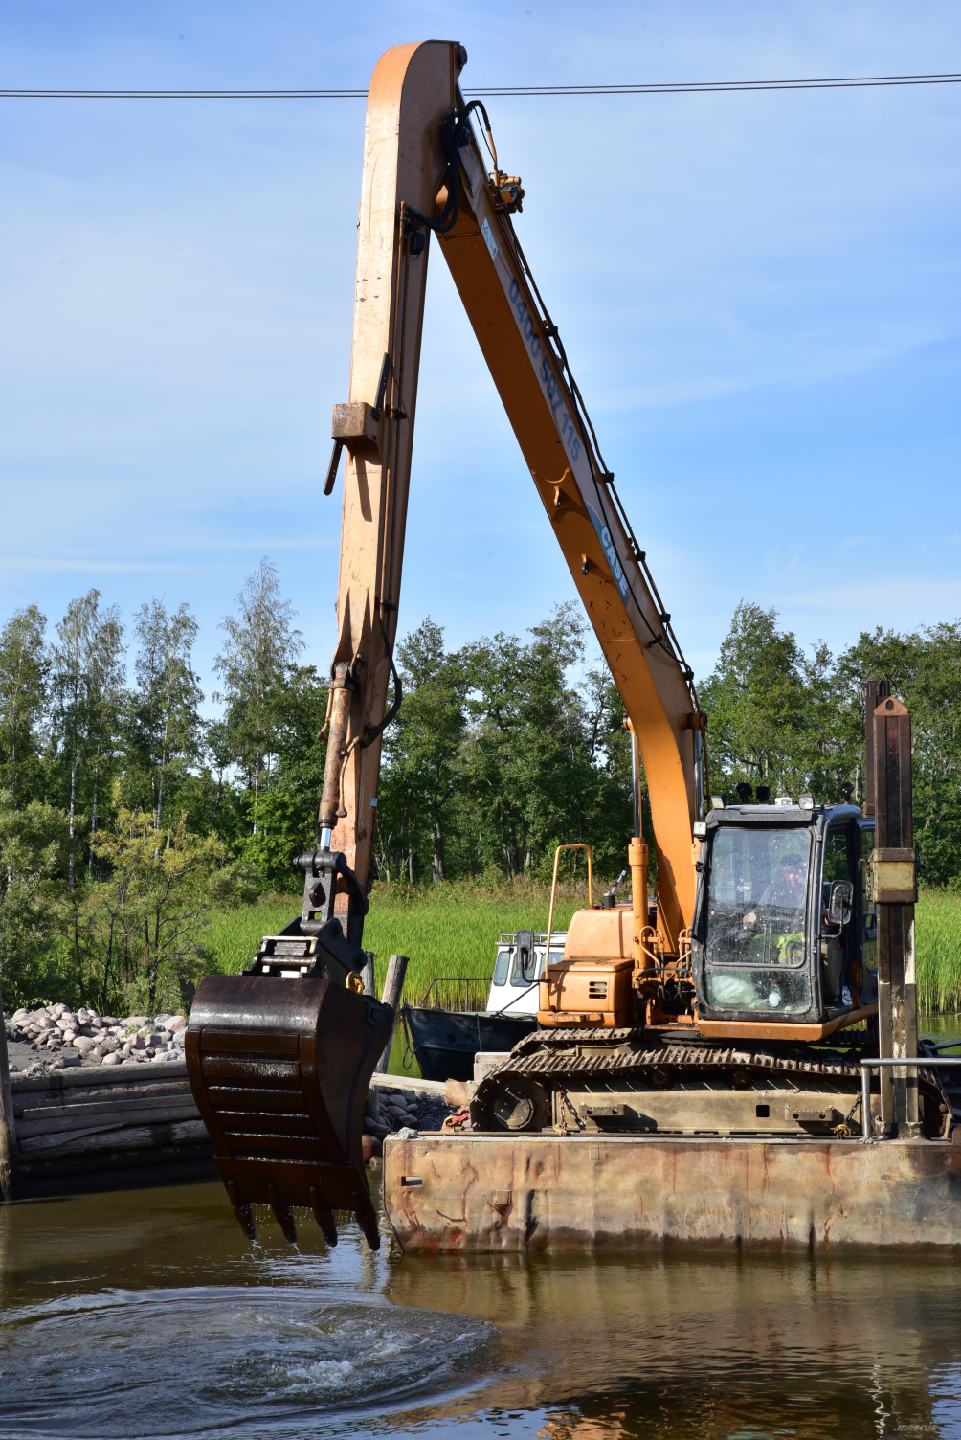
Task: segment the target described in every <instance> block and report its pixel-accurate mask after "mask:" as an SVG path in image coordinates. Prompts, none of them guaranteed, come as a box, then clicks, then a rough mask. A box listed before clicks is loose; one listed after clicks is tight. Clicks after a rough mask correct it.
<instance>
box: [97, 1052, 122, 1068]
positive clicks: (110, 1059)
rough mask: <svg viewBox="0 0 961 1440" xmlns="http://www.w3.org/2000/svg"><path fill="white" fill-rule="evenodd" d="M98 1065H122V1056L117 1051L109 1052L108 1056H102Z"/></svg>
mask: <svg viewBox="0 0 961 1440" xmlns="http://www.w3.org/2000/svg"><path fill="white" fill-rule="evenodd" d="M100 1063H101V1065H122V1064H123V1056H122V1055H121V1053H120V1051H119V1050H111V1051H110V1052H109V1054H107V1055H104V1057H103V1059H102V1060H101V1061H100Z"/></svg>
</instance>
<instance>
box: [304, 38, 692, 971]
mask: <svg viewBox="0 0 961 1440" xmlns="http://www.w3.org/2000/svg"><path fill="white" fill-rule="evenodd" d="M465 61H466V55H465V52H464V50H463V48H462V47H461V46H459V45H457V44H455V43H453V42H448V41H428V42H426V43H424V44H419V45H402V46H396V47H395V48H394V49H392V50H389V51H388V52H387V53H386V54H385V55H384V56H383V58H382V59H381V60H380V62H379V64H378V65H377V68H376V69H375V71H374V74H373V77H372V79H371V83H370V90H369V97H368V106H367V128H366V135H365V144H364V177H363V190H362V194H361V202H360V218H359V230H358V240H357V274H356V281H355V289H354V322H353V344H352V351H351V367H350V390H349V399H348V402H347V403H346V404H345V405H338V406H337V407H336V408H335V411H334V423H333V433H334V445H335V448H334V456H333V457H332V461H331V469H330V471H329V473H328V480H327V487H326V489H327V490H328V491H329V490H330V489H331V488H332V487H333V484H334V481H335V477H336V469H337V461H338V460H339V457H340V452H341V449H345V450H346V452H347V456H346V474H345V478H344V500H343V532H342V540H341V562H340V583H339V589H338V600H337V619H338V628H339V639H338V644H337V651H336V654H335V657H334V664H333V667H332V689H331V705H330V710H329V738H328V751H327V771H326V775H325V783H324V794H323V801H322V804H321V809H320V816H319V838H320V849H321V851H323V850H324V849H329V850H330V851H331V852H333V853H341V854H343V855H344V856H345V858H346V863H347V865H348V867H349V868H350V870H351V871H352V873H353V874H354V875H355V876H356V878H357V881H358V882H359V886H360V887H361V889H363V890H366V888H367V884H368V876H369V869H370V853H371V849H370V847H371V839H372V830H373V819H374V816H373V811H374V809H375V808H376V801H377V784H378V776H379V770H380V746H381V733H382V729H383V725H384V720H385V716H387V715H389V714H390V713H391V712H390V710H389V709H388V700H389V697H390V696H391V691H392V688H393V695H394V696H395V697H396V695H397V693H398V687H397V682H396V674H395V672H394V670H393V663H392V659H391V655H392V649H393V644H394V637H395V633H396V625H397V607H398V603H399V598H400V586H401V569H402V564H403V551H404V536H405V530H406V521H407V500H408V493H409V486H410V472H411V461H412V451H413V427H414V415H415V405H416V398H417V379H418V367H419V361H420V339H421V328H422V323H423V310H424V295H425V289H426V283H427V267H428V260H429V256H430V249H431V240H432V237H436V241H437V244H438V245H439V248H440V250H441V252H442V254H443V256H444V259H445V261H446V263H447V265H448V267H449V269H450V272H451V275H452V276H453V279H454V283H455V285H456V287H457V291H458V294H459V295H460V298H461V301H462V303H463V305H464V309H465V310H466V312H467V316H468V319H469V320H470V323H471V326H472V328H473V330H474V333H475V334H476V336H477V339H478V342H479V343H480V347H481V351H482V353H483V355H484V359H485V361H486V363H487V366H488V368H489V370H490V373H491V375H492V377H493V380H494V383H495V385H496V386H497V390H498V393H499V394H500V397H501V400H502V402H503V405H504V409H505V411H506V412H507V417H508V419H509V421H510V423H511V427H512V429H513V431H514V433H515V435H516V436H517V440H518V443H519V444H520V447H521V450H522V451H523V454H524V459H525V460H526V462H527V465H528V468H529V470H530V473H531V477H532V479H533V481H534V484H535V487H536V489H537V492H538V495H539V496H540V499H541V502H542V504H543V506H544V509H545V511H546V513H547V518H548V521H549V523H550V525H551V527H552V528H553V530H554V534H555V536H556V537H557V541H558V544H559V545H560V547H561V550H562V551H563V553H564V557H565V559H566V561H567V563H568V566H569V568H570V571H571V575H572V577H573V579H574V583H575V585H576V586H577V590H578V593H579V594H580V597H581V600H582V602H583V604H584V607H585V609H586V611H587V613H588V616H589V617H590V621H591V624H592V626H593V629H594V632H595V634H596V636H597V639H598V642H599V644H600V646H601V649H602V651H603V653H604V656H605V659H606V661H607V664H608V665H609V667H610V670H611V674H612V675H613V677H614V680H615V683H616V685H617V688H618V690H619V691H620V694H621V696H622V698H623V700H624V704H625V707H626V709H627V713H628V716H629V717H630V723H631V727H632V729H633V731H634V734H635V735H636V738H637V743H638V746H639V748H640V753H641V758H642V760H643V764H644V772H645V776H646V779H647V787H648V794H649V800H650V807H651V818H652V822H653V828H654V833H655V836H656V841H657V851H658V882H657V885H658V926H659V929H660V931H661V940H662V944H663V948H664V950H665V952H666V953H674V954H676V953H677V948H678V941H679V935H680V933H681V931H682V930H683V929H684V928H685V927H686V926H689V925H690V922H691V917H692V915H693V911H694V897H695V881H696V875H695V870H694V864H693V860H692V848H691V847H692V839H691V837H692V822H693V821H694V820H695V819H699V818H703V813H704V812H703V749H702V744H703V717H702V716H701V713H700V710H699V707H698V704H697V700H696V696H695V693H694V691H693V688H692V683H691V682H692V678H693V677H692V672H691V671H690V669H688V668H687V667H686V665H685V664H684V661H683V658H682V656H681V653H680V648H679V646H678V645H677V643H676V641H675V639H674V636H673V632H672V630H671V627H670V616H669V615H668V614H666V613H665V610H664V607H663V605H662V603H661V600H660V597H659V595H658V593H657V590H656V587H655V585H654V583H653V580H652V578H651V576H650V572H649V570H648V568H647V564H646V559H645V555H644V552H643V550H641V548H640V547H639V545H638V543H637V541H636V539H635V537H634V534H633V531H632V530H631V527H630V524H629V523H628V521H627V518H626V516H625V515H624V512H623V509H622V508H621V506H620V503H619V501H618V498H617V494H616V491H615V488H614V477H613V475H611V474H610V473H609V472H608V471H607V469H606V467H605V466H604V464H603V462H602V460H601V457H600V453H599V448H598V446H597V443H596V440H595V438H594V434H593V429H592V427H591V426H590V422H589V420H588V418H587V414H586V410H585V407H584V405H583V402H582V400H581V397H580V395H579V393H578V392H577V389H576V386H575V384H574V381H573V378H572V376H571V373H570V368H569V365H568V362H567V357H566V354H565V352H564V349H563V346H562V345H561V343H560V339H559V336H558V333H557V329H556V327H555V326H554V325H553V324H552V322H551V319H550V316H549V314H548V312H547V309H546V307H545V306H544V304H543V301H542V300H541V297H540V293H539V291H538V289H537V286H536V284H535V282H534V279H533V277H532V275H531V272H530V270H529V267H528V264H527V261H526V259H525V256H524V252H523V250H522V248H521V245H520V242H519V240H518V238H517V235H516V233H515V230H514V226H513V224H512V221H511V213H512V212H513V211H514V210H515V209H518V208H520V200H521V198H522V196H523V191H522V190H521V189H520V186H519V181H517V179H516V177H513V176H507V175H505V174H504V173H503V172H502V171H500V170H499V169H498V166H497V161H496V152H494V153H493V154H492V155H491V160H489V161H487V162H485V158H484V155H483V152H482V149H481V144H480V141H479V139H478V131H480V132H481V134H482V135H484V137H485V138H486V139H487V140H488V144H489V148H490V149H491V150H492V151H493V140H492V137H491V136H490V131H489V126H488V124H487V117H486V114H485V112H484V110H483V107H481V106H480V105H478V103H477V102H473V104H472V105H465V104H464V101H463V99H462V97H461V95H460V92H459V89H458V85H457V77H458V74H459V71H460V69H461V67H462V65H463V63H464V62H465ZM491 161H493V171H492V173H491V174H490V175H489V174H488V165H489V164H490V163H491ZM339 905H340V910H339V913H340V914H341V915H342V916H343V923H344V929H345V931H346V933H347V935H348V937H349V938H350V939H351V940H352V941H353V942H354V943H355V944H359V943H360V941H359V935H360V931H361V927H362V921H363V916H362V914H361V913H360V912H361V906H360V905H359V903H358V902H357V901H356V900H352V899H351V897H350V896H349V895H347V894H346V893H345V894H344V895H343V897H342V899H341V901H340V902H339Z"/></svg>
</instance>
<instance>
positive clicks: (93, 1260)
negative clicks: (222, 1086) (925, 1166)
mask: <svg viewBox="0 0 961 1440" xmlns="http://www.w3.org/2000/svg"><path fill="white" fill-rule="evenodd" d="M921 1028H922V1031H924V1032H925V1033H928V1034H931V1033H933V1031H934V1030H935V1029H937V1030H938V1036H939V1038H944V1039H947V1038H950V1036H951V1035H955V1034H957V1033H958V1020H957V1017H951V1018H950V1020H949V1021H947V1022H942V1023H940V1024H937V1025H932V1023H931V1022H930V1021H929V1020H926V1021H925V1022H924V1023H923V1024H922V1027H921ZM258 1225H259V1238H258V1240H257V1242H256V1243H254V1244H249V1243H248V1242H247V1240H246V1239H245V1238H244V1236H243V1235H242V1233H241V1231H240V1228H239V1226H238V1225H237V1223H236V1221H235V1220H234V1217H233V1212H232V1211H231V1209H230V1206H229V1204H228V1203H227V1199H226V1196H225V1194H224V1192H223V1189H222V1187H221V1186H220V1185H219V1184H209V1185H208V1184H205V1185H192V1186H180V1187H169V1188H166V1189H159V1190H144V1191H137V1192H128V1193H125V1194H116V1195H92V1196H78V1197H73V1198H70V1199H60V1200H48V1201H33V1202H23V1203H20V1204H17V1205H13V1206H6V1207H3V1206H0V1435H3V1436H4V1437H7V1436H9V1437H11V1440H17V1437H30V1440H37V1437H41V1436H56V1437H58V1440H64V1437H73V1436H76V1437H88V1436H90V1437H94V1436H96V1437H101V1436H102V1437H108V1436H109V1437H127V1436H145V1437H146V1436H163V1437H179V1436H208V1435H214V1436H220V1435H226V1436H229V1437H231V1440H233V1437H238V1440H241V1437H242V1440H248V1437H260V1436H262V1437H265V1440H267V1437H270V1440H287V1437H295V1436H296V1437H297V1440H310V1437H314V1436H319V1437H328V1436H342V1435H346V1436H351V1437H364V1436H383V1435H387V1434H397V1433H400V1434H407V1433H416V1434H418V1435H426V1436H429V1437H446V1436H453V1437H456V1440H475V1437H477V1440H480V1437H484V1440H487V1437H491V1436H498V1437H500V1436H504V1437H508V1440H519V1437H528V1436H530V1437H542V1440H548V1437H549V1440H627V1437H633V1436H640V1437H645V1440H767V1437H777V1440H782V1437H784V1440H787V1437H791V1440H808V1437H812V1440H813V1437H818V1440H820V1437H834V1436H837V1437H839V1440H848V1437H852V1440H856V1437H862V1436H864V1437H868V1436H870V1437H880V1436H886V1437H887V1436H892V1437H893V1436H903V1437H909V1436H912V1437H927V1436H945V1437H958V1440H961V1261H950V1260H944V1259H931V1258H920V1259H912V1260H910V1261H906V1260H892V1259H853V1258H850V1257H845V1258H843V1259H828V1260H825V1259H822V1258H811V1257H807V1256H792V1257H789V1258H787V1257H772V1256H768V1257H765V1256H751V1255H740V1256H738V1255H735V1254H733V1253H726V1254H706V1253H690V1252H688V1253H674V1254H671V1253H653V1254H644V1253H641V1254H637V1255H635V1256H632V1257H628V1258H626V1259H625V1258H624V1257H623V1256H618V1257H603V1258H598V1259H590V1258H587V1257H572V1256H551V1257H548V1256H536V1257H533V1258H531V1259H526V1260H525V1259H522V1258H520V1257H516V1256H475V1257H437V1258H434V1259H422V1258H419V1257H414V1256H410V1257H405V1256H402V1255H400V1254H399V1253H398V1252H397V1250H396V1248H393V1247H392V1246H391V1244H390V1237H389V1235H388V1233H387V1230H386V1225H384V1226H383V1233H384V1244H383V1248H382V1249H381V1250H380V1251H379V1252H378V1253H377V1254H371V1253H370V1252H369V1251H368V1250H367V1248H366V1245H365V1243H364V1241H363V1240H362V1239H361V1237H360V1234H359V1232H358V1230H357V1228H356V1227H355V1226H354V1225H352V1224H349V1225H345V1226H344V1228H343V1231H342V1237H341V1243H340V1244H339V1245H338V1246H337V1248H336V1249H334V1250H330V1251H328V1250H327V1248H326V1247H325V1245H324V1242H323V1239H322V1238H321V1236H320V1233H319V1231H318V1230H317V1229H316V1227H315V1226H314V1224H313V1222H312V1220H311V1219H310V1217H308V1216H306V1215H302V1216H300V1217H299V1225H298V1229H299V1232H300V1246H299V1248H298V1249H296V1250H292V1249H291V1248H290V1247H288V1245H287V1243H286V1242H285V1241H284V1240H283V1238H282V1237H281V1235H280V1232H279V1230H278V1229H277V1227H276V1225H275V1223H274V1222H273V1219H272V1218H271V1217H270V1216H269V1212H267V1211H263V1212H262V1213H260V1214H259V1215H258Z"/></svg>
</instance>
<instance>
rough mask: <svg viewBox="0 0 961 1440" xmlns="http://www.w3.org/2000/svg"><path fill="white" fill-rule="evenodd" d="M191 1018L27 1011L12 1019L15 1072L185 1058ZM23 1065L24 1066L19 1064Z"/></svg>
mask: <svg viewBox="0 0 961 1440" xmlns="http://www.w3.org/2000/svg"><path fill="white" fill-rule="evenodd" d="M186 1029H187V1017H186V1016H185V1015H169V1014H161V1015H127V1016H126V1017H124V1018H119V1017H118V1016H115V1015H100V1014H99V1013H98V1012H97V1011H96V1010H92V1009H90V1008H89V1007H85V1006H83V1005H80V1006H78V1007H77V1009H76V1010H71V1009H70V1006H69V1005H64V1004H61V1003H58V1004H55V1005H40V1006H38V1008H37V1009H35V1010H27V1009H24V1008H21V1009H19V1010H15V1011H14V1012H13V1014H12V1015H10V1016H8V1017H7V1019H6V1030H7V1043H8V1045H9V1046H10V1049H11V1053H10V1063H11V1068H12V1069H25V1068H28V1067H29V1068H32V1067H34V1066H37V1065H40V1066H42V1067H43V1068H44V1069H56V1070H62V1069H66V1068H67V1067H69V1066H74V1065H107V1066H115V1065H128V1066H134V1065H143V1064H151V1063H152V1064H162V1063H164V1062H165V1061H171V1060H182V1059H183V1058H184V1034H185V1031H186ZM18 1062H19V1063H18Z"/></svg>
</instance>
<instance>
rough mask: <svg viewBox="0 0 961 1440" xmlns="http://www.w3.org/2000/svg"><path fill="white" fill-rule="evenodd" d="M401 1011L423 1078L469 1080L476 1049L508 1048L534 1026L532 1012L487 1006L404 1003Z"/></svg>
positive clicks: (512, 1046) (472, 1072)
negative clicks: (467, 1007) (504, 1011)
mask: <svg viewBox="0 0 961 1440" xmlns="http://www.w3.org/2000/svg"><path fill="white" fill-rule="evenodd" d="M402 1013H403V1017H404V1022H405V1024H406V1025H407V1030H408V1034H409V1035H410V1042H411V1048H412V1049H413V1051H414V1057H415V1059H416V1060H417V1063H418V1065H419V1066H420V1073H421V1074H422V1075H423V1077H424V1079H425V1080H472V1079H473V1078H474V1056H475V1055H476V1054H477V1052H478V1050H512V1049H513V1048H514V1046H515V1045H516V1044H517V1042H518V1041H519V1040H523V1038H524V1036H525V1035H529V1034H530V1033H531V1031H532V1030H534V1029H535V1028H536V1026H537V1017H536V1016H534V1015H504V1014H498V1013H497V1012H496V1011H489V1010H432V1009H430V1008H429V1007H428V1006H423V1005H405V1006H404V1007H403V1011H402Z"/></svg>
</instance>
